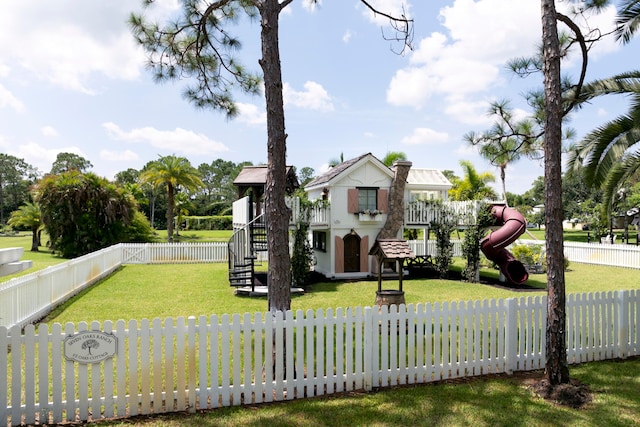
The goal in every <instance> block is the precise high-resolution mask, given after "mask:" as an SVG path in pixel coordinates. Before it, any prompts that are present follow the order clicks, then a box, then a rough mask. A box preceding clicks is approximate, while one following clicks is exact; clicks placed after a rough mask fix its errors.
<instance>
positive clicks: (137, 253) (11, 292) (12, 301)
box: [0, 240, 640, 328]
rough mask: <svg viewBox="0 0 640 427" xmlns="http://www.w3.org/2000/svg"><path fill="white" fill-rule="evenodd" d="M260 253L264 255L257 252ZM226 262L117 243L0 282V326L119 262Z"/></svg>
mask: <svg viewBox="0 0 640 427" xmlns="http://www.w3.org/2000/svg"><path fill="white" fill-rule="evenodd" d="M453 243H454V248H453V252H454V256H462V244H461V241H459V240H455V241H454V242H453ZM517 243H518V244H535V245H543V244H544V241H542V240H518V242H517ZM409 244H410V246H411V248H412V250H413V252H414V253H416V254H435V253H436V252H437V248H436V245H435V242H434V241H431V240H430V241H428V243H427V247H426V248H425V244H424V241H420V240H416V241H410V242H409ZM564 252H565V255H566V256H567V258H568V259H569V260H570V261H572V262H582V263H591V264H602V265H610V266H616V267H626V268H636V269H640V247H638V246H631V245H618V244H616V245H611V244H587V243H575V242H565V246H564ZM261 256H265V259H266V255H264V254H261ZM212 262H227V244H226V243H224V242H206V243H158V244H144V243H142V244H139V243H126V244H125V243H122V244H118V245H114V246H111V247H109V248H106V249H102V250H100V251H97V252H94V253H91V254H88V255H85V256H82V257H79V258H76V259H73V260H70V261H67V262H64V263H61V264H58V265H55V266H52V267H48V268H46V269H44V270H40V271H36V272H33V273H30V274H27V275H24V276H21V277H18V278H14V279H10V280H8V281H5V282H2V283H0V326H5V327H7V328H10V327H12V326H14V325H21V326H25V325H27V324H29V323H31V322H34V321H37V320H38V319H40V318H42V317H43V316H44V315H45V314H46V313H48V312H49V311H50V310H51V309H52V308H53V307H55V306H56V305H58V304H61V303H62V302H64V301H66V300H67V299H69V298H70V297H72V296H73V295H75V294H76V293H78V292H79V291H81V290H82V289H84V288H86V287H88V286H91V285H92V284H94V283H95V282H97V281H98V280H100V279H101V278H103V277H105V276H107V275H109V274H110V273H111V272H113V271H114V270H115V269H117V268H118V267H119V266H121V265H123V264H176V263H212Z"/></svg>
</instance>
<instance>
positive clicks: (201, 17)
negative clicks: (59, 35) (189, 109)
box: [129, 0, 262, 117]
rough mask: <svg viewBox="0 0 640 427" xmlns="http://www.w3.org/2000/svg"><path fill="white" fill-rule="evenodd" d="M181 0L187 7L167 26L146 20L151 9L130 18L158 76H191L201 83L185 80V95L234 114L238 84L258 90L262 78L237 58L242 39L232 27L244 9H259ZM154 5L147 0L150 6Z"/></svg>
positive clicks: (164, 78)
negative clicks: (238, 37)
mask: <svg viewBox="0 0 640 427" xmlns="http://www.w3.org/2000/svg"><path fill="white" fill-rule="evenodd" d="M180 4H181V8H182V10H181V11H179V12H177V13H176V14H175V16H174V19H172V20H171V22H169V23H167V24H166V25H165V26H160V25H159V24H157V23H155V22H150V21H147V17H148V16H149V14H144V15H142V14H141V15H131V17H130V19H129V24H130V25H131V29H132V32H133V35H134V37H135V39H136V41H137V42H138V43H139V44H140V45H141V46H142V47H143V48H144V49H145V51H146V52H147V59H148V61H147V66H148V68H149V69H151V71H152V72H153V75H154V78H155V79H156V80H157V81H159V82H164V81H168V80H184V79H188V78H192V79H193V80H195V82H196V83H195V84H192V85H188V86H186V89H185V91H184V97H185V98H186V99H188V100H189V101H190V102H192V103H193V104H194V105H195V106H196V107H198V108H203V109H204V108H211V109H213V110H220V111H223V112H225V113H226V114H227V116H228V117H233V116H235V115H236V114H238V108H237V106H236V105H235V103H234V100H233V97H232V92H233V89H234V88H240V89H242V90H243V91H244V92H248V93H253V94H255V93H258V92H259V91H260V88H261V81H262V80H261V78H260V77H259V76H258V75H256V74H253V73H250V72H248V71H247V70H246V69H245V67H243V66H242V65H241V64H240V63H239V62H238V60H237V59H236V58H234V54H235V53H236V51H237V50H238V49H239V48H240V47H241V43H240V40H238V39H237V38H235V37H234V36H233V34H232V32H231V31H230V29H231V27H232V26H233V25H234V24H235V23H236V22H237V20H238V19H239V17H240V16H241V15H242V12H244V13H246V14H247V15H248V16H250V17H255V16H256V15H257V12H258V9H257V8H256V7H255V4H254V2H246V1H240V2H237V1H229V2H218V3H217V4H216V5H214V4H213V3H211V4H206V5H204V6H203V3H202V2H201V1H198V0H185V1H183V2H181V3H180ZM152 5H153V2H151V1H147V2H145V7H151V6H152ZM207 6H210V7H207Z"/></svg>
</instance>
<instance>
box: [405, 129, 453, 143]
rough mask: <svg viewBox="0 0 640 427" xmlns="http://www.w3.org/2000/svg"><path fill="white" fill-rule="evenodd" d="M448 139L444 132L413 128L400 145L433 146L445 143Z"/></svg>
mask: <svg viewBox="0 0 640 427" xmlns="http://www.w3.org/2000/svg"><path fill="white" fill-rule="evenodd" d="M448 139H449V135H448V134H447V133H446V132H438V131H435V130H433V129H429V128H415V129H414V130H413V133H412V134H411V135H409V136H405V137H404V138H402V143H403V144H408V145H423V144H429V145H433V144H442V143H445V142H447V140H448Z"/></svg>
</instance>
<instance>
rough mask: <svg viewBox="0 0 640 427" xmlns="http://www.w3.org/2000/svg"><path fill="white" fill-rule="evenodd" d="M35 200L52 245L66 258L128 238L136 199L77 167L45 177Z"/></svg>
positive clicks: (38, 187)
mask: <svg viewBox="0 0 640 427" xmlns="http://www.w3.org/2000/svg"><path fill="white" fill-rule="evenodd" d="M35 199H36V202H37V203H38V204H39V205H40V209H41V213H42V223H43V224H44V226H45V227H46V230H47V233H48V234H49V237H50V239H51V246H52V247H53V249H54V250H56V251H58V252H59V253H60V254H61V255H62V256H63V257H65V258H71V257H77V256H80V255H84V254H87V253H90V252H94V251H97V250H99V249H102V248H105V247H107V246H111V245H113V244H115V243H119V242H121V241H124V240H126V237H127V227H128V226H129V225H130V224H131V221H132V219H133V216H134V213H135V211H136V207H135V203H134V201H133V199H132V198H131V197H129V196H127V195H126V194H125V192H124V191H123V190H122V189H121V188H119V187H117V186H116V185H115V184H113V183H111V182H109V181H108V180H107V179H105V178H101V177H99V176H97V175H95V174H93V173H90V172H89V173H86V174H83V173H81V172H79V171H77V170H71V171H68V172H62V173H60V174H58V175H47V176H45V177H44V178H42V179H41V180H40V181H39V182H38V185H37V187H36V189H35Z"/></svg>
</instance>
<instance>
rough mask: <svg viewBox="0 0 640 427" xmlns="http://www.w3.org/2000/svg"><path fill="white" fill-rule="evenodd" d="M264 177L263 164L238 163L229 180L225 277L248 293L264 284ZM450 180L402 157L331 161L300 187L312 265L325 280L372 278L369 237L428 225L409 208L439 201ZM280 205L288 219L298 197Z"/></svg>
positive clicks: (422, 214)
mask: <svg viewBox="0 0 640 427" xmlns="http://www.w3.org/2000/svg"><path fill="white" fill-rule="evenodd" d="M287 176H288V178H289V183H290V184H289V192H290V193H292V192H293V189H295V188H296V185H297V180H296V179H295V175H294V174H293V171H292V169H291V168H289V169H288V173H287ZM265 182H266V167H265V166H259V167H256V166H251V167H248V168H245V169H243V171H242V172H241V173H240V175H239V176H238V178H237V179H236V180H235V181H234V184H236V186H237V187H238V189H239V196H240V198H239V199H238V200H237V201H236V202H235V203H234V205H233V227H234V234H233V237H232V238H231V240H230V242H229V282H230V284H231V285H232V286H236V287H239V288H247V287H250V288H251V291H252V292H253V291H255V287H256V286H260V285H264V281H263V280H259V278H258V274H257V273H256V266H257V265H258V264H259V262H260V260H261V257H264V256H265V251H266V238H265V237H266V235H265V233H266V231H265V230H266V227H265V218H264V215H263V214H262V212H261V208H260V206H261V197H262V195H263V193H264V184H265ZM451 186H452V185H451V183H450V182H449V181H448V180H447V179H446V177H445V176H444V175H443V174H442V172H440V171H439V170H436V169H415V168H412V164H411V162H406V161H402V162H396V163H395V164H394V165H393V166H392V167H387V166H386V165H385V164H384V163H382V162H381V161H380V160H379V159H377V158H376V157H375V156H374V155H372V154H371V153H366V154H363V155H361V156H358V157H356V158H353V159H350V160H347V161H344V162H342V163H340V164H338V165H336V166H334V167H332V168H331V169H329V170H328V171H327V172H326V173H324V174H322V175H320V176H318V177H316V178H315V179H313V180H312V181H311V182H309V183H308V184H307V185H306V186H305V188H304V190H305V191H306V192H307V194H308V197H309V199H310V200H311V201H314V202H316V203H315V207H314V208H313V210H312V212H311V218H310V235H309V239H310V242H311V243H312V247H313V252H314V259H315V265H314V269H315V270H316V271H317V272H318V273H321V274H323V275H325V276H326V277H328V278H330V279H357V278H365V277H373V276H375V275H376V274H378V272H379V270H380V269H379V268H378V265H379V261H378V257H376V256H374V255H370V254H369V252H370V251H371V249H372V248H373V247H374V245H375V243H376V240H379V239H398V240H402V237H403V232H404V229H406V228H427V227H428V226H429V224H430V221H431V220H432V219H433V218H432V217H431V216H428V215H425V212H424V211H416V209H414V208H420V207H421V205H420V204H419V203H417V202H419V201H425V200H442V201H446V200H447V192H448V190H449V189H450V188H451ZM248 189H250V190H251V191H249V192H248V193H249V194H248V195H247V190H248ZM287 203H288V205H289V207H290V208H291V224H292V225H293V224H295V221H296V220H297V216H298V214H299V209H298V204H297V200H296V198H294V197H290V198H288V201H287ZM391 268H392V269H393V266H392V267H391Z"/></svg>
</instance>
